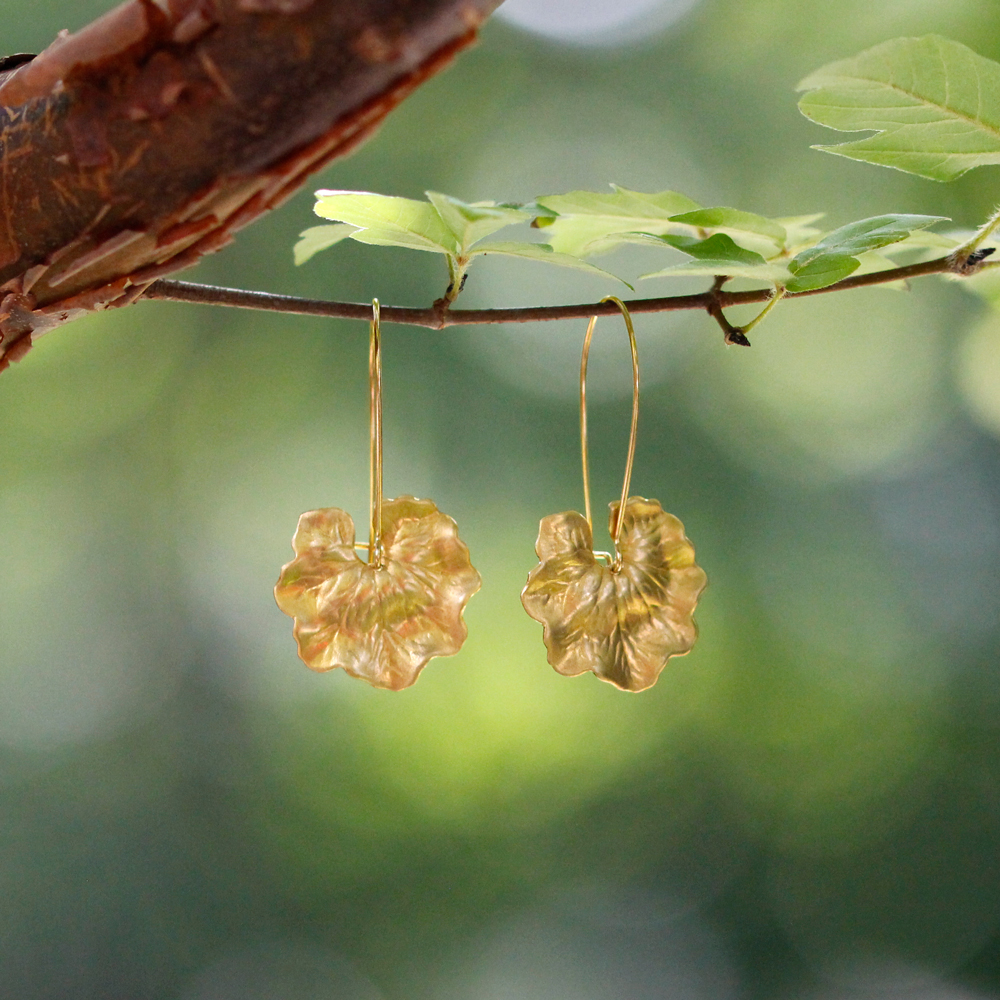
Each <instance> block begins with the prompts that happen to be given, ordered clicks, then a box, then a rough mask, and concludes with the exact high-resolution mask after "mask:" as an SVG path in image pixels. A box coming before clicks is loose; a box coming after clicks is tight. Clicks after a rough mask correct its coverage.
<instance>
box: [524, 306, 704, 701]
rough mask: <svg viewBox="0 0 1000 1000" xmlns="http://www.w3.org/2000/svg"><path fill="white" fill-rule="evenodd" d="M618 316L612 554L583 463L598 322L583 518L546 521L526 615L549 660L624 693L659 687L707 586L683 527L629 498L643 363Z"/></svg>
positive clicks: (691, 634)
mask: <svg viewBox="0 0 1000 1000" xmlns="http://www.w3.org/2000/svg"><path fill="white" fill-rule="evenodd" d="M602 301H604V302H614V303H615V305H617V306H618V308H619V309H620V310H621V313H622V317H623V318H624V320H625V329H626V331H627V332H628V338H629V345H630V347H631V349H632V429H631V432H630V434H629V442H628V458H627V460H626V463H625V481H624V483H623V485H622V495H621V500H620V501H619V502H618V503H612V504H611V505H610V506H611V517H610V522H609V528H608V530H609V532H610V534H611V539H612V550H613V551H611V552H595V551H594V531H593V521H592V520H591V515H590V469H589V463H588V460H587V359H588V357H589V354H590V341H591V337H592V336H593V333H594V326H595V325H596V323H597V317H596V316H592V317H591V319H590V323H589V325H588V326H587V334H586V337H585V338H584V341H583V357H582V359H581V362H580V450H581V456H582V460H583V496H584V509H585V511H586V517H581V516H580V514H578V513H577V512H576V511H566V512H564V513H562V514H552V515H550V516H549V517H545V518H542V521H541V524H540V525H539V529H538V542H537V543H536V545H535V552H536V553H537V555H538V558H539V559H540V560H541V561H540V562H539V564H538V565H537V566H536V567H535V568H534V569H533V570H532V571H531V573H530V574H528V582H527V583H526V584H525V587H524V590H523V591H522V592H521V603H522V604H523V605H524V609H525V611H527V612H528V614H529V615H530V616H531V617H532V618H534V619H535V620H536V621H539V622H541V623H542V625H543V626H544V630H543V638H544V641H545V646H546V649H547V650H548V661H549V663H550V664H551V665H552V666H553V667H555V669H556V670H557V671H558V672H559V673H561V674H565V675H567V676H573V675H576V674H582V673H585V672H586V671H588V670H592V671H593V672H594V673H595V674H596V675H597V676H598V677H599V678H600V679H601V680H604V681H608V682H609V683H611V684H614V685H615V687H618V688H621V690H623V691H644V690H645V689H646V688H649V687H652V686H653V684H655V683H656V679H657V677H659V675H660V671H661V670H663V668H664V666H666V663H667V660H668V659H669V658H670V657H671V656H679V655H682V654H683V653H687V652H688V651H689V650H690V649H691V647H692V646H693V645H694V642H695V639H696V638H697V629H696V627H695V624H694V620H693V618H692V615H693V613H694V609H695V605H696V604H697V603H698V597H699V595H700V594H701V592H702V590H703V589H704V588H705V583H706V577H705V572H704V570H702V569H701V568H700V567H699V566H698V565H697V564H696V563H695V561H694V547H693V546H692V545H691V542H690V541H688V539H687V538H686V537H685V535H684V525H683V524H681V522H680V521H679V520H678V519H677V518H676V517H674V516H673V514H668V513H666V512H665V511H664V510H663V508H662V507H661V506H660V503H659V501H658V500H646V499H645V498H644V497H629V495H628V489H629V482H630V480H631V477H632V461H633V458H634V456H635V439H636V431H637V428H638V421H639V355H638V351H637V349H636V343H635V330H634V329H633V327H632V317H631V316H630V315H629V311H628V309H627V307H626V306H625V303H624V302H622V301H621V300H620V299H617V298H615V297H614V296H608V297H607V298H606V299H603V300H602Z"/></svg>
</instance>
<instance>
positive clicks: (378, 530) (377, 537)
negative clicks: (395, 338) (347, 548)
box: [368, 299, 383, 569]
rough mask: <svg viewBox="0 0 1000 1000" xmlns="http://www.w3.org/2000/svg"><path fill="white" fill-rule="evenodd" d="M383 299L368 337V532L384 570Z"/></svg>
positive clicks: (375, 305) (371, 554)
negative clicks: (381, 309)
mask: <svg viewBox="0 0 1000 1000" xmlns="http://www.w3.org/2000/svg"><path fill="white" fill-rule="evenodd" d="M379 313H380V310H379V302H378V299H372V318H371V324H370V326H369V338H368V414H369V421H368V422H369V433H370V437H371V446H370V464H369V474H368V481H369V490H368V495H369V505H370V507H371V530H370V532H369V535H368V562H369V564H370V565H372V566H376V567H377V568H379V569H381V567H382V562H383V552H382V331H381V328H380V325H379Z"/></svg>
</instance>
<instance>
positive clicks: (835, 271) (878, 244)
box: [786, 215, 947, 292]
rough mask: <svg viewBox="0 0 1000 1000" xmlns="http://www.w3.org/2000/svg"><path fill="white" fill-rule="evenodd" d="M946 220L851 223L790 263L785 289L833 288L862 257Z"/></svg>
mask: <svg viewBox="0 0 1000 1000" xmlns="http://www.w3.org/2000/svg"><path fill="white" fill-rule="evenodd" d="M946 221H947V220H946V219H945V218H943V217H942V216H939V215H877V216H875V217H874V218H871V219H860V220H859V221H857V222H850V223H848V224H847V225H846V226H841V227H840V228H839V229H835V230H834V231H833V232H832V233H827V235H826V236H824V237H823V239H821V240H820V241H819V242H818V243H817V244H816V245H815V246H812V247H809V248H807V249H806V250H802V251H800V252H799V253H797V254H796V255H795V257H793V258H792V260H791V261H789V263H788V269H789V271H790V272H791V273H792V280H791V281H789V282H788V284H787V286H786V287H787V289H788V291H790V292H804V291H808V290H810V289H813V288H825V287H826V286H827V285H833V284H835V283H836V282H838V281H840V280H842V279H843V278H846V277H847V276H848V275H849V274H853V273H854V272H855V271H856V270H857V269H858V267H860V265H861V262H860V261H859V260H858V257H859V256H860V255H861V254H864V253H868V252H870V251H872V250H879V249H881V248H882V247H887V246H890V245H891V244H893V243H900V242H902V241H903V240H905V239H907V237H909V236H910V234H911V233H913V232H914V231H919V230H921V229H926V228H927V227H928V226H933V225H934V224H935V223H936V222H946Z"/></svg>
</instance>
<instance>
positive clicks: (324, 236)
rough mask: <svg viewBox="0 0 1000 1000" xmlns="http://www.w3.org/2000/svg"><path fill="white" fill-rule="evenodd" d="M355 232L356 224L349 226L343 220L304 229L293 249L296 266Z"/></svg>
mask: <svg viewBox="0 0 1000 1000" xmlns="http://www.w3.org/2000/svg"><path fill="white" fill-rule="evenodd" d="M355 232H357V228H356V227H355V226H348V225H346V224H344V223H342V222H338V223H336V224H335V225H332V226H312V227H310V228H309V229H306V230H303V231H302V232H301V233H299V242H298V243H296V244H295V247H294V250H293V253H294V255H295V266H296V267H298V266H299V265H300V264H304V263H305V262H306V261H307V260H309V259H310V258H311V257H313V256H314V255H315V254H318V253H319V252H320V250H326V249H328V248H329V247H332V246H336V245H337V244H338V243H340V242H341V240H346V239H347V238H348V237H349V236H350V235H351V234H352V233H355Z"/></svg>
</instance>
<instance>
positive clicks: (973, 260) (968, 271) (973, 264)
mask: <svg viewBox="0 0 1000 1000" xmlns="http://www.w3.org/2000/svg"><path fill="white" fill-rule="evenodd" d="M996 249H997V248H996V247H980V248H979V249H978V250H973V251H972V252H971V253H964V252H956V253H954V254H952V255H951V256H950V257H949V258H948V262H949V264H950V266H951V270H952V271H953V272H954V273H955V274H959V275H961V276H962V277H963V278H968V277H970V276H971V275H973V274H976V273H978V272H979V270H980V269H981V268H982V264H983V261H984V260H986V258H987V257H990V256H992V255H993V254H994V253H996Z"/></svg>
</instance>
